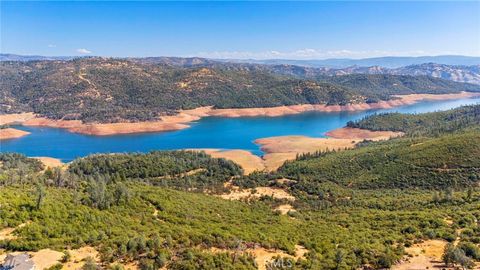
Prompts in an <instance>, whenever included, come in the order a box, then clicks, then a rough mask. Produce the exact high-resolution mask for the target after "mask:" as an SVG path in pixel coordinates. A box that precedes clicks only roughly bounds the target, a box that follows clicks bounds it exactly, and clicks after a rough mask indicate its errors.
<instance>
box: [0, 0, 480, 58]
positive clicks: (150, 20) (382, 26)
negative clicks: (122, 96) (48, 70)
mask: <svg viewBox="0 0 480 270" xmlns="http://www.w3.org/2000/svg"><path fill="white" fill-rule="evenodd" d="M0 15H1V17H0V30H1V32H0V50H1V52H2V53H14V54H23V55H47V56H71V55H75V56H77V55H97V56H114V57H145V56H181V57H187V56H199V57H208V58H236V59H247V58H250V59H273V58H277V59H279V58H281V59H325V58H366V57H378V56H420V55H442V54H458V55H470V56H480V1H471V2H458V1H457V2H432V1H425V2H413V1H404V2H393V1H388V2H380V1H375V2H373V1H371V2H359V1H357V2H345V1H341V2H326V1H323V2H204V1H197V2H160V1H149V2H103V1H96V2H78V1H77V2H66V1H56V2H40V1H34V2H18V1H15V2H9V1H0Z"/></svg>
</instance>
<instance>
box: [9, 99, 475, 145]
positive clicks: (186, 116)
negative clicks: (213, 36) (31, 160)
mask: <svg viewBox="0 0 480 270" xmlns="http://www.w3.org/2000/svg"><path fill="white" fill-rule="evenodd" d="M478 96H480V93H476V92H460V93H454V94H440V95H435V94H411V95H398V96H395V97H396V98H397V99H393V100H388V101H380V102H377V103H368V104H367V103H361V104H349V105H321V104H313V105H312V104H303V105H291V106H279V107H266V108H240V109H213V108H212V107H211V106H209V107H199V108H196V109H192V110H182V111H179V112H178V114H176V115H173V116H164V117H161V118H160V119H159V120H158V121H148V122H126V123H125V122H123V123H105V124H103V123H102V124H99V123H87V124H85V123H82V122H81V121H80V120H52V119H48V118H44V117H39V116H36V115H35V114H33V113H31V112H30V113H20V114H6V115H0V125H5V124H20V125H24V126H38V127H52V128H64V129H67V130H68V131H70V132H74V133H80V134H86V135H95V136H110V135H120V134H134V133H146V132H163V131H175V130H181V129H185V128H188V127H190V126H189V123H191V122H193V121H197V120H199V119H201V118H202V117H208V116H218V117H232V118H234V117H255V116H266V117H275V116H282V115H292V114H299V113H303V112H309V111H318V112H341V111H363V110H370V109H389V108H393V107H398V106H403V105H410V104H414V103H417V102H419V101H423V100H449V99H460V98H471V97H478Z"/></svg>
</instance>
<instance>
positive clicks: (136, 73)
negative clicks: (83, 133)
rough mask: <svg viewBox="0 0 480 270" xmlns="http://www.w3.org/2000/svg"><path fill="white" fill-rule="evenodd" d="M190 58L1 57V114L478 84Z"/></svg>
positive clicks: (143, 116)
mask: <svg viewBox="0 0 480 270" xmlns="http://www.w3.org/2000/svg"><path fill="white" fill-rule="evenodd" d="M167 60H168V61H167ZM197 61H200V60H197V59H163V60H162V61H161V62H160V63H158V61H157V60H155V59H149V58H146V59H140V60H139V59H130V60H128V59H126V60H124V59H110V58H79V59H74V60H70V61H29V62H1V65H0V97H1V104H0V112H2V113H17V112H25V111H33V112H35V113H38V114H41V115H44V116H47V117H49V118H53V119H60V118H63V119H80V120H83V121H84V122H118V121H125V120H129V121H142V120H152V119H156V118H158V117H159V116H160V115H165V114H171V113H174V112H175V111H177V110H179V109H191V108H196V107H200V106H214V107H215V108H249V107H273V106H281V105H294V104H329V105H330V104H332V105H333V104H348V103H360V102H374V101H378V100H380V99H389V98H391V95H394V94H411V93H436V94H441V93H452V92H459V91H478V90H480V88H479V87H478V86H474V85H469V84H461V83H455V82H451V81H446V80H441V79H436V78H432V77H425V76H423V77H422V76H421V77H412V76H394V75H351V76H350V75H349V76H341V77H328V78H317V79H316V80H313V79H312V80H307V79H299V78H294V77H288V76H282V75H278V74H276V73H275V72H274V71H273V70H271V69H270V68H269V67H265V66H258V65H254V66H252V65H243V64H231V63H226V64H220V63H204V65H206V66H203V67H197V66H196V65H195V63H196V62H197ZM178 62H180V64H177V63H178ZM202 63H203V62H202ZM184 66H186V67H184Z"/></svg>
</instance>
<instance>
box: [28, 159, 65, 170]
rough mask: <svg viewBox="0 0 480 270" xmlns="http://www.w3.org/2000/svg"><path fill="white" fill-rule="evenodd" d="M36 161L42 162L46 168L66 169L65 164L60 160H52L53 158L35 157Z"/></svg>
mask: <svg viewBox="0 0 480 270" xmlns="http://www.w3.org/2000/svg"><path fill="white" fill-rule="evenodd" d="M33 158H35V159H38V160H40V161H41V162H42V163H43V165H44V166H45V169H46V168H55V167H62V168H63V167H64V165H65V163H63V162H62V161H61V160H60V159H58V158H52V157H33Z"/></svg>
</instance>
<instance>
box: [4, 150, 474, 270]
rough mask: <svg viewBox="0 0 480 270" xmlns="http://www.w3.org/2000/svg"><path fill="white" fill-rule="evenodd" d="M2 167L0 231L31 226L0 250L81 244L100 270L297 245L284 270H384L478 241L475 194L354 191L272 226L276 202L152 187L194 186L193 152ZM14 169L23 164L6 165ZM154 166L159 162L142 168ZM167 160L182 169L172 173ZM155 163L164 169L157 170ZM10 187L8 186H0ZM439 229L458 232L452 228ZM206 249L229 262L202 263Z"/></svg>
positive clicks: (192, 262) (193, 264) (172, 265)
mask: <svg viewBox="0 0 480 270" xmlns="http://www.w3.org/2000/svg"><path fill="white" fill-rule="evenodd" d="M1 156H2V160H10V162H9V164H10V165H8V166H4V165H3V164H5V163H2V167H1V168H0V179H2V180H3V181H0V183H1V184H2V187H1V188H0V205H1V206H2V208H1V211H0V220H1V221H2V222H1V223H0V228H2V227H15V226H17V225H19V224H21V223H27V225H26V226H24V227H22V228H19V229H17V230H16V232H15V235H16V238H13V239H8V240H0V248H4V249H7V250H38V249H42V248H54V249H57V250H60V251H62V250H64V249H67V248H78V247H82V246H85V245H89V246H94V247H96V248H97V249H98V250H99V251H100V253H101V260H102V267H103V268H107V267H108V265H109V264H110V263H112V262H115V263H120V264H122V263H128V262H132V261H133V262H138V263H139V265H140V267H141V269H158V268H159V267H162V266H165V265H167V266H168V268H169V269H256V267H255V264H254V261H253V257H251V255H249V254H248V253H243V252H242V250H243V249H241V247H245V246H250V247H251V246H255V245H258V246H260V247H263V248H278V249H279V250H281V251H283V252H285V253H290V254H293V252H294V246H295V245H302V246H304V247H305V248H307V249H308V252H309V253H308V254H307V255H306V256H305V258H304V259H299V260H296V261H295V260H293V261H291V262H292V269H352V268H358V267H361V266H365V265H369V266H370V267H373V268H378V269H380V268H385V267H390V266H391V265H392V264H394V263H395V262H396V261H397V260H398V259H399V258H400V257H401V256H402V255H403V248H404V247H405V246H409V245H411V244H412V243H413V242H414V241H417V240H419V239H429V238H443V239H447V240H448V241H453V240H454V239H455V236H454V233H455V232H454V231H455V228H464V230H465V231H470V232H472V233H471V234H462V235H461V236H460V237H461V238H460V241H461V243H471V242H472V241H475V239H476V238H475V237H477V235H478V233H477V231H472V230H474V228H475V226H476V225H475V222H474V220H475V218H479V217H480V212H479V211H478V208H477V206H478V202H479V201H480V193H478V192H473V193H471V194H470V195H469V196H466V195H465V194H466V193H464V192H458V193H452V194H451V197H449V198H448V199H446V200H444V201H437V200H434V199H433V198H434V195H435V193H433V192H430V191H414V190H412V191H409V192H404V191H400V190H396V191H395V192H393V193H392V192H391V191H388V190H378V191H361V190H359V191H357V192H356V193H355V194H354V195H350V199H347V198H346V197H343V198H341V197H337V198H336V199H335V200H332V198H328V197H324V198H321V197H319V196H318V197H317V198H316V199H315V200H313V201H312V203H311V206H314V207H313V208H312V207H311V206H310V207H307V206H306V205H304V203H303V202H302V201H299V202H298V203H295V204H294V205H295V207H296V208H297V209H298V211H297V212H292V213H290V214H289V215H279V214H278V213H276V212H274V211H272V208H273V207H275V205H277V204H278V203H282V201H278V200H274V199H271V198H268V197H266V198H262V199H261V200H259V201H253V202H239V201H228V200H223V199H220V198H217V197H215V196H212V195H208V194H205V193H202V192H194V191H195V190H192V189H191V187H186V186H180V185H173V186H172V187H173V188H174V189H172V188H171V187H170V188H167V187H165V186H164V185H163V184H161V183H158V182H150V181H149V179H153V178H152V177H153V176H155V177H157V176H158V175H165V174H171V175H170V178H169V179H168V181H171V182H177V181H178V182H180V183H182V182H184V179H182V178H188V177H190V176H187V175H178V174H176V175H173V174H172V173H182V172H183V173H186V172H189V171H190V170H191V169H192V168H194V167H195V168H196V166H193V167H191V166H185V164H188V163H189V164H195V163H196V162H197V158H196V157H195V156H194V155H193V154H192V153H189V152H165V153H163V154H160V153H156V152H154V153H151V154H146V155H138V154H134V155H131V156H130V155H114V156H112V157H110V158H106V157H105V156H93V157H89V158H86V159H81V160H77V161H75V162H74V163H73V164H72V165H71V166H70V168H69V170H68V171H61V170H46V171H45V172H40V171H39V170H40V169H41V168H39V167H38V166H36V165H35V164H36V162H34V161H32V162H27V161H26V160H28V159H25V158H24V157H22V156H18V155H12V154H2V155H1ZM159 157H161V158H159ZM158 158H159V159H158ZM15 159H19V160H21V161H20V162H18V164H20V163H21V164H29V165H26V166H17V167H15V166H12V165H11V164H15V162H13V161H12V160H15ZM153 159H156V160H157V161H158V163H150V161H151V160H153ZM201 159H204V160H206V161H208V160H210V161H209V162H202V163H201V164H199V166H200V167H206V168H205V169H207V171H213V172H215V171H218V167H221V168H224V170H225V171H230V170H231V169H230V168H232V166H231V164H228V163H225V162H220V161H218V160H215V159H210V158H208V157H201ZM101 160H103V161H104V162H102V161H101ZM126 160H135V162H134V163H130V164H129V163H128V162H126ZM171 160H183V161H184V164H181V165H179V166H178V168H174V167H172V165H173V164H171V163H170V161H171ZM97 161H100V162H98V163H97ZM180 163H182V162H180ZM136 164H138V166H137V165H136ZM163 164H165V166H163V168H164V169H162V170H157V167H158V166H159V165H163ZM210 166H212V168H211V170H210ZM127 167H129V168H131V171H132V172H136V171H142V170H145V171H155V170H157V173H155V175H151V176H147V175H143V174H137V173H133V174H130V175H128V174H125V175H123V176H121V177H117V176H116V172H117V171H121V170H122V169H123V168H127ZM112 169H114V171H111V170H112ZM234 171H235V170H234ZM113 172H115V173H113ZM20 175H22V177H20ZM202 177H204V178H206V179H208V178H210V177H213V178H215V176H210V175H209V174H205V175H203V176H202ZM7 178H8V179H12V180H11V181H8V182H6V181H4V180H5V179H7ZM20 179H22V180H21V181H20ZM25 180H28V181H25ZM226 180H228V179H225V181H226ZM212 182H214V181H205V183H212ZM393 194H396V195H393ZM426 209H428V211H426ZM445 218H448V219H451V220H453V221H454V224H455V226H454V227H451V226H449V225H448V224H447V223H446V222H445V221H444V219H445ZM211 247H215V248H217V249H223V250H225V252H219V253H212V252H209V249H210V248H211ZM228 250H231V251H232V250H233V251H236V252H235V253H230V252H228Z"/></svg>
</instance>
